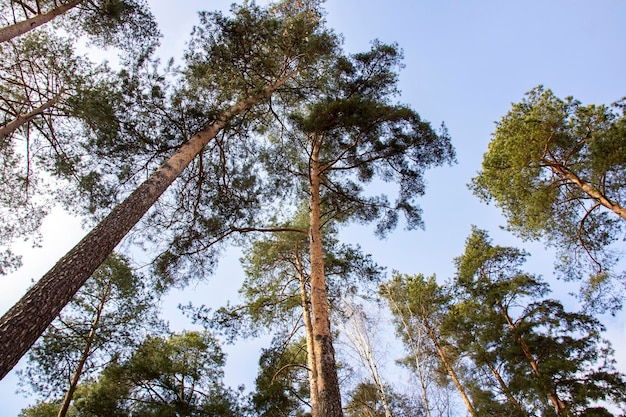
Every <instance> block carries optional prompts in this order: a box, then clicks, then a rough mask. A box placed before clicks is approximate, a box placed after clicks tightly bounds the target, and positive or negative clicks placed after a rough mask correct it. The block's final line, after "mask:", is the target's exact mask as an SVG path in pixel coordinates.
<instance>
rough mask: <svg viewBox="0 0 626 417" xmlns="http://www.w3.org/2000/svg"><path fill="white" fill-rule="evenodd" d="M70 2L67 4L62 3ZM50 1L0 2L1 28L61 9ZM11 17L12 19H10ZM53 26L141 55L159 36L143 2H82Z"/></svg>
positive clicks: (98, 43)
mask: <svg viewBox="0 0 626 417" xmlns="http://www.w3.org/2000/svg"><path fill="white" fill-rule="evenodd" d="M62 3H68V2H62ZM62 3H61V4H59V2H57V1H51V0H24V1H20V2H14V1H1V2H0V16H3V18H2V19H1V20H0V26H3V27H4V26H10V25H12V24H14V23H16V22H19V21H23V20H27V19H30V18H33V17H36V16H37V15H41V14H45V13H49V12H51V11H53V10H55V9H57V8H59V7H61V6H63V4H62ZM9 16H11V19H9ZM53 22H54V24H53V26H56V27H59V26H60V27H62V28H64V29H68V31H70V32H71V33H72V34H73V36H74V38H75V39H76V38H77V37H78V36H80V35H87V36H88V38H89V40H90V41H91V42H92V43H93V44H95V45H97V46H99V47H103V48H106V47H110V46H113V47H116V48H120V49H121V50H123V51H125V52H127V53H129V54H132V53H136V54H139V55H141V54H142V53H144V52H145V51H146V50H149V49H152V48H154V47H155V46H156V44H157V43H158V39H159V37H160V33H159V30H158V28H157V24H156V21H155V20H154V17H153V16H152V13H151V12H150V9H149V7H148V4H147V3H146V1H144V0H83V1H81V2H79V4H78V5H77V6H76V7H73V8H71V9H69V10H68V11H66V12H64V13H63V14H61V15H60V16H57V17H56V18H55V19H54V20H53Z"/></svg>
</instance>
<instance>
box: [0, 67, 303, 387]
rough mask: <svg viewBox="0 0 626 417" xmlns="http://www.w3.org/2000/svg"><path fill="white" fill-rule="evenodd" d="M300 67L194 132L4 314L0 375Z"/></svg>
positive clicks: (0, 326)
mask: <svg viewBox="0 0 626 417" xmlns="http://www.w3.org/2000/svg"><path fill="white" fill-rule="evenodd" d="M294 75H295V72H292V73H288V74H287V75H285V76H284V77H283V78H281V79H279V80H278V81H276V82H275V83H274V84H273V85H270V86H268V87H266V88H265V89H264V90H263V91H262V92H261V93H259V94H257V95H255V96H251V97H248V98H246V99H244V100H242V101H240V102H238V103H236V104H234V105H232V106H231V107H230V108H228V109H227V110H225V111H224V112H223V113H222V114H221V115H220V117H219V118H218V120H217V121H215V122H213V123H212V124H210V125H209V126H207V127H206V128H204V129H203V130H202V131H200V132H199V133H197V134H195V135H194V136H193V137H191V138H190V139H189V140H188V141H187V142H186V143H185V144H183V145H182V146H181V147H180V149H179V150H178V151H176V152H175V153H174V154H173V155H172V156H171V157H170V158H169V159H168V160H167V161H166V162H165V163H164V164H163V165H161V167H160V168H159V169H157V170H156V171H155V172H154V173H153V174H152V175H150V177H149V178H148V179H147V180H146V181H145V182H144V183H142V184H141V185H140V186H139V187H137V189H136V190H135V191H133V192H132V193H131V194H130V195H129V196H128V197H127V198H126V200H124V201H123V202H122V203H121V204H119V205H118V206H117V207H115V208H114V209H113V211H111V213H110V214H109V215H108V216H107V217H105V218H104V220H102V221H101V222H100V223H99V224H98V225H97V226H96V227H95V228H94V229H93V230H92V231H91V232H89V233H88V234H87V236H85V237H84V238H83V240H81V241H80V242H79V243H78V244H77V245H76V246H75V247H74V248H73V249H72V250H70V251H69V252H68V253H67V254H66V255H65V256H64V257H63V258H61V260H60V261H59V262H58V263H57V264H56V265H55V266H54V267H53V268H52V269H51V270H50V271H48V272H47V273H46V274H45V275H44V276H43V277H42V278H41V279H40V280H39V281H38V282H37V283H36V284H35V285H34V286H33V287H31V289H30V290H29V291H28V292H27V293H26V295H24V297H22V299H21V300H20V301H18V302H17V303H16V304H15V305H14V306H13V307H12V308H11V309H10V310H9V311H8V312H7V313H6V314H5V315H4V316H3V317H2V318H1V319H0V379H2V378H4V377H5V376H6V375H7V374H8V373H9V371H11V369H13V367H14V366H15V365H16V364H17V362H18V361H19V360H20V358H21V357H22V356H24V354H25V353H26V352H27V351H28V349H30V347H31V346H32V345H33V344H34V343H35V341H37V338H38V337H39V336H40V335H41V334H42V333H43V332H44V331H45V329H46V328H47V327H48V325H49V324H50V323H51V322H52V321H53V320H54V318H55V317H56V316H58V314H59V312H60V311H61V309H63V307H65V305H66V304H67V303H68V302H69V301H70V300H71V299H72V297H73V296H74V294H76V292H77V291H78V290H79V289H80V287H82V285H83V284H84V283H85V281H86V280H87V279H88V278H89V277H90V276H91V274H92V273H93V272H94V271H95V270H96V269H97V268H98V266H100V264H101V263H102V262H103V261H104V260H105V259H106V257H107V256H108V255H109V253H111V252H112V251H113V249H115V247H116V246H117V244H118V243H119V242H120V241H121V240H122V239H123V238H124V236H126V234H127V233H128V232H129V231H130V229H132V228H133V226H134V225H135V224H137V222H138V221H139V220H140V219H141V218H142V217H143V215H144V214H145V213H146V212H147V211H148V209H150V207H152V205H153V204H154V203H155V202H156V201H157V199H158V198H159V197H160V196H161V194H163V192H165V190H166V189H167V188H168V187H169V186H170V184H172V182H174V180H175V179H176V178H178V176H179V175H180V174H181V173H182V172H183V170H184V169H185V168H186V167H187V165H189V163H190V162H191V161H192V160H193V159H194V158H195V157H196V156H197V155H198V154H199V153H200V151H202V148H203V147H204V146H205V145H206V144H207V143H209V142H210V141H211V140H212V139H213V138H214V137H215V136H216V135H217V134H218V132H219V131H220V130H221V129H222V128H223V127H224V126H225V125H226V124H227V123H228V121H229V120H230V119H232V118H233V117H234V116H236V115H237V114H240V113H242V112H244V111H246V110H248V109H250V108H251V107H253V106H254V105H255V104H257V103H259V102H260V101H261V100H263V99H265V98H267V97H269V96H270V95H271V94H272V93H273V92H274V91H276V89H278V88H279V87H280V86H282V85H283V84H284V83H285V82H286V81H287V80H288V79H289V78H291V77H292V76H294Z"/></svg>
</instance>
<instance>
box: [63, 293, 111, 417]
mask: <svg viewBox="0 0 626 417" xmlns="http://www.w3.org/2000/svg"><path fill="white" fill-rule="evenodd" d="M110 293H111V281H109V282H108V283H107V286H106V288H105V290H104V292H103V293H102V297H100V303H99V304H98V308H97V310H96V315H95V317H94V319H93V321H92V323H91V328H90V329H89V334H88V335H87V339H86V340H85V347H84V348H83V352H82V354H81V356H80V360H79V361H78V366H77V367H76V369H75V370H74V375H72V380H71V381H70V386H69V388H68V389H67V392H66V393H65V396H64V397H63V403H62V404H61V409H60V410H59V413H58V414H57V417H65V416H66V415H67V410H69V408H70V404H71V403H72V398H73V397H74V392H75V391H76V387H77V386H78V381H79V380H80V377H81V375H82V374H83V368H84V367H85V363H86V362H87V359H89V355H90V352H91V345H92V344H93V341H94V340H95V338H96V332H97V331H98V326H99V324H100V317H102V311H104V305H105V304H106V302H107V300H108V298H109V294H110Z"/></svg>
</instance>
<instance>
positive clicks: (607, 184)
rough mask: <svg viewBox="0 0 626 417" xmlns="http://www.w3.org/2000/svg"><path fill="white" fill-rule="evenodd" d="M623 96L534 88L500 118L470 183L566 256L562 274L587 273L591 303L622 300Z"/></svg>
mask: <svg viewBox="0 0 626 417" xmlns="http://www.w3.org/2000/svg"><path fill="white" fill-rule="evenodd" d="M624 108H625V107H624V103H623V102H618V103H616V104H614V105H613V106H610V107H609V106H603V105H599V106H595V105H587V106H584V105H582V104H581V103H580V102H579V101H577V100H575V99H573V98H572V97H568V98H566V99H565V100H562V99H559V98H557V97H555V95H554V94H553V93H552V91H550V90H546V89H544V88H543V87H537V88H534V89H533V90H531V91H530V92H529V93H528V94H527V95H526V97H525V99H524V100H523V101H522V102H520V103H517V104H514V105H513V107H512V109H511V110H510V111H509V112H508V113H507V114H506V115H505V116H504V117H503V118H502V120H501V121H500V122H499V123H498V124H497V129H496V131H495V133H494V135H493V139H492V141H491V143H490V144H489V150H488V151H487V153H486V154H485V156H484V160H483V165H482V171H481V172H480V174H479V175H478V176H477V177H476V178H474V179H473V180H472V184H471V187H472V189H473V190H474V193H475V194H477V195H478V196H479V197H480V198H481V199H483V200H485V201H487V202H489V201H491V200H493V201H495V203H496V204H497V205H498V206H500V207H501V208H502V210H503V213H504V215H505V216H506V218H507V223H508V228H509V229H510V230H512V231H513V232H514V233H516V234H518V235H519V236H521V237H523V238H527V239H542V240H544V241H545V242H547V243H549V244H550V245H551V246H554V247H555V248H556V249H557V251H558V252H559V254H560V256H561V261H560V262H559V270H560V271H561V272H562V275H563V277H564V278H565V279H582V278H583V276H584V273H585V272H587V273H589V279H588V280H587V281H586V283H585V287H584V288H583V294H582V295H583V297H584V298H585V300H586V301H587V302H588V304H590V305H591V306H594V305H595V306H596V307H599V308H602V309H603V308H606V307H610V308H617V307H619V306H620V305H621V298H622V291H621V290H620V289H619V288H622V284H623V283H622V282H620V283H619V284H620V285H619V286H618V288H616V289H612V286H613V285H614V284H615V280H618V281H620V280H623V279H624V273H623V272H619V271H615V270H614V269H613V268H614V267H615V264H616V262H617V261H618V260H619V259H620V257H621V255H622V254H623V250H621V249H620V248H615V247H612V246H611V243H613V242H617V241H619V240H620V239H621V238H622V237H623V236H624V231H625V230H626V229H625V225H626V187H624V184H625V183H626V182H625V181H626V174H625V173H626V145H625V144H624V132H625V129H626V118H625V117H624Z"/></svg>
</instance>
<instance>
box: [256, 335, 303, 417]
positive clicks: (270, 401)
mask: <svg viewBox="0 0 626 417" xmlns="http://www.w3.org/2000/svg"><path fill="white" fill-rule="evenodd" d="M305 346H306V345H305V341H304V340H298V341H295V342H292V343H288V344H283V343H281V344H280V345H278V346H272V347H270V348H269V349H264V350H263V352H262V354H261V358H260V360H259V373H258V376H257V378H256V380H255V386H256V389H255V391H254V392H253V393H252V397H251V403H252V410H253V412H254V413H255V415H257V416H259V417H274V416H276V417H282V416H284V417H289V416H294V415H295V416H306V415H310V414H306V413H305V411H304V409H303V407H305V408H307V407H306V406H307V405H308V401H309V385H308V377H307V371H306V363H307V357H306V348H305Z"/></svg>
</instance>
